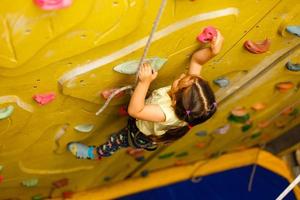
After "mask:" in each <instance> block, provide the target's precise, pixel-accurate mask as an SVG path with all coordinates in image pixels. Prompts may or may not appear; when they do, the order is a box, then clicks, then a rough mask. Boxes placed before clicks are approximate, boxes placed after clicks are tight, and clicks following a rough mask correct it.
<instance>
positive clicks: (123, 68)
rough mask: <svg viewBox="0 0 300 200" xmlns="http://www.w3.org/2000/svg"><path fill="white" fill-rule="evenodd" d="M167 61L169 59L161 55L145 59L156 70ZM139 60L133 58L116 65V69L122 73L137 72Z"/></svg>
mask: <svg viewBox="0 0 300 200" xmlns="http://www.w3.org/2000/svg"><path fill="white" fill-rule="evenodd" d="M166 61H167V59H165V58H159V57H154V58H148V59H145V62H149V63H150V64H151V66H152V69H154V70H156V71H158V70H159V69H160V68H161V67H162V66H163V65H164V64H165V62H166ZM139 62H140V61H139V60H131V61H128V62H125V63H122V64H120V65H117V66H115V67H114V70H115V71H116V72H119V73H122V74H130V75H131V74H136V72H137V70H138V65H139Z"/></svg>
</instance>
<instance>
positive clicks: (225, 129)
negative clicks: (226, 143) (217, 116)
mask: <svg viewBox="0 0 300 200" xmlns="http://www.w3.org/2000/svg"><path fill="white" fill-rule="evenodd" d="M229 129H230V124H226V125H224V126H222V127H220V128H217V129H216V130H215V131H214V132H215V133H217V134H221V135H224V134H226V133H227V132H228V131H229Z"/></svg>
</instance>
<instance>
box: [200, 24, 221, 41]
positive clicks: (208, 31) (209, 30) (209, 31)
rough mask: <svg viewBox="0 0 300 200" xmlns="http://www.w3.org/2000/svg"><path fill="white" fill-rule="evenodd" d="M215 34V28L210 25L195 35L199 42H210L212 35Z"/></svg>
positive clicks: (214, 35)
mask: <svg viewBox="0 0 300 200" xmlns="http://www.w3.org/2000/svg"><path fill="white" fill-rule="evenodd" d="M216 36H217V30H216V29H215V28H214V27H212V26H207V27H206V28H204V30H203V31H202V33H200V35H198V36H197V40H198V41H199V42H203V43H208V42H211V41H212V39H213V38H214V37H216Z"/></svg>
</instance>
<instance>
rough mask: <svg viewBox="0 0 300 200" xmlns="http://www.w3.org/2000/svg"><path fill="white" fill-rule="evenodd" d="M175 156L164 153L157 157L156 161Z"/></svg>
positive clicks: (171, 153) (172, 153)
mask: <svg viewBox="0 0 300 200" xmlns="http://www.w3.org/2000/svg"><path fill="white" fill-rule="evenodd" d="M174 154H175V152H170V153H165V154H161V155H159V156H158V159H166V158H170V157H172V156H173V155H174Z"/></svg>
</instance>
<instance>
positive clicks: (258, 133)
mask: <svg viewBox="0 0 300 200" xmlns="http://www.w3.org/2000/svg"><path fill="white" fill-rule="evenodd" d="M260 135H261V132H256V133H253V134H252V135H251V139H255V138H258V137H259V136H260Z"/></svg>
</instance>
